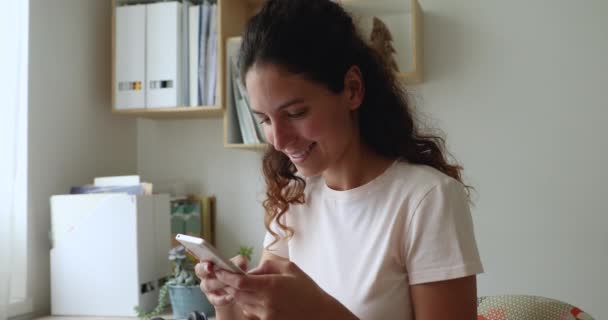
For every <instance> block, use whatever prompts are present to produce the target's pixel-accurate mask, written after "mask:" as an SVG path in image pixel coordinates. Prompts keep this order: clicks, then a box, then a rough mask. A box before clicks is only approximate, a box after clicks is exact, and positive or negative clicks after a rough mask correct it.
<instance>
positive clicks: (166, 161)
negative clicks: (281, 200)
mask: <svg viewBox="0 0 608 320" xmlns="http://www.w3.org/2000/svg"><path fill="white" fill-rule="evenodd" d="M222 132H223V129H222V121H221V120H220V119H197V120H171V121H155V120H143V119H142V120H138V122H137V154H138V161H137V169H138V172H139V174H140V175H141V176H142V178H143V179H145V180H147V181H150V182H152V183H154V186H155V188H158V189H159V190H163V189H166V188H167V186H169V187H170V185H171V184H173V183H174V182H175V181H184V182H185V186H183V187H182V189H184V191H185V192H186V193H194V194H207V195H215V196H216V226H215V228H216V240H217V246H218V249H219V250H220V251H221V252H222V253H223V254H224V255H226V256H234V255H236V252H237V251H238V248H239V246H241V245H248V246H253V247H254V252H253V261H255V263H256V264H257V261H258V260H259V256H260V253H261V249H262V240H263V237H264V230H265V229H264V223H263V221H264V220H263V217H264V211H263V209H262V206H261V201H262V200H263V199H264V197H263V192H264V183H263V182H264V180H263V177H262V174H261V153H260V152H256V151H245V150H232V149H226V148H224V146H223V143H222V141H223V140H222V139H223V137H222Z"/></svg>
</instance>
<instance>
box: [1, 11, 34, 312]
mask: <svg viewBox="0 0 608 320" xmlns="http://www.w3.org/2000/svg"><path fill="white" fill-rule="evenodd" d="M28 12H29V2H28V1H12V2H9V3H6V4H3V8H2V11H0V39H3V41H4V43H5V45H6V46H3V48H4V49H3V50H2V51H1V52H0V70H3V76H2V77H1V79H0V90H1V92H0V97H2V99H4V100H3V101H2V106H3V107H2V117H0V150H2V155H3V156H2V157H0V206H1V207H2V209H1V210H0V261H2V263H0V320H5V319H7V318H8V317H12V316H16V315H20V314H23V313H27V312H31V311H32V310H31V305H30V304H28V300H27V299H26V294H25V293H26V281H25V280H26V279H25V272H24V270H26V264H25V254H24V252H26V251H25V241H26V239H25V234H26V233H25V231H26V228H25V226H26V225H25V221H26V214H27V211H26V169H27V155H26V153H27V83H28V80H27V74H28V69H27V62H28Z"/></svg>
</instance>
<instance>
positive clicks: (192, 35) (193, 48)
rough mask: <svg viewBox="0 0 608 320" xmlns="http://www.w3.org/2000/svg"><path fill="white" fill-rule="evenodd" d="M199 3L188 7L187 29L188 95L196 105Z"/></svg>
mask: <svg viewBox="0 0 608 320" xmlns="http://www.w3.org/2000/svg"><path fill="white" fill-rule="evenodd" d="M200 11H201V8H200V5H196V6H192V7H190V9H189V15H190V17H189V31H188V38H189V39H188V42H189V43H188V49H189V50H190V52H189V57H188V58H189V64H188V66H189V67H188V70H189V76H190V81H189V86H190V90H189V95H190V105H191V106H198V105H200V104H201V102H200V101H199V99H198V98H199V92H198V91H199V88H198V50H199V44H198V41H199V29H200V19H199V17H200Z"/></svg>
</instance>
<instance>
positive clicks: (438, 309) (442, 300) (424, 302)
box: [410, 276, 477, 320]
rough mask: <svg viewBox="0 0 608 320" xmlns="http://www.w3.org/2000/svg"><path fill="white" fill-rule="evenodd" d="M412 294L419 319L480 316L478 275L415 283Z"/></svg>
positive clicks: (461, 319)
mask: <svg viewBox="0 0 608 320" xmlns="http://www.w3.org/2000/svg"><path fill="white" fill-rule="evenodd" d="M410 294H411V297H412V308H413V309H414V315H415V316H414V319H416V320H435V319H443V320H450V319H454V320H475V319H477V279H476V276H469V277H465V278H459V279H454V280H446V281H438V282H430V283H422V284H417V285H412V286H411V287H410Z"/></svg>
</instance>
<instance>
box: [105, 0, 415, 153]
mask: <svg viewBox="0 0 608 320" xmlns="http://www.w3.org/2000/svg"><path fill="white" fill-rule="evenodd" d="M111 1H112V8H113V9H112V24H111V25H112V46H111V57H112V112H113V113H114V114H118V115H125V116H134V117H143V118H151V119H188V118H219V117H222V116H223V118H224V119H223V121H224V124H223V125H224V135H223V137H224V138H223V139H224V146H225V147H226V148H233V149H245V150H262V149H264V148H266V144H241V143H230V142H228V141H227V131H228V130H229V128H228V126H229V123H228V121H227V119H226V113H227V110H225V108H226V91H227V90H226V88H225V85H226V78H225V77H226V40H227V39H228V38H230V37H236V36H240V35H241V33H242V31H243V29H244V27H245V23H246V21H247V20H248V18H250V17H251V16H252V15H253V14H254V13H255V12H256V11H257V10H258V9H259V8H260V6H261V5H262V3H263V2H264V0H218V22H217V23H218V41H219V43H218V60H217V63H218V68H217V70H218V79H217V81H218V84H217V90H218V104H217V105H215V106H198V107H190V106H177V107H172V108H163V109H156V108H153V109H120V110H117V109H114V100H115V90H116V88H115V82H114V81H115V80H114V72H115V63H116V61H115V57H114V52H115V46H116V43H115V41H116V39H115V31H116V29H115V28H116V27H115V24H116V10H115V8H116V6H117V5H122V4H135V3H152V2H158V0H111ZM339 2H340V3H341V4H342V5H343V6H344V8H345V9H346V10H347V11H349V12H350V13H351V14H352V15H353V17H354V18H355V22H356V23H357V24H359V23H358V22H361V21H365V19H368V21H369V19H370V18H371V16H377V17H378V18H380V19H382V20H383V21H385V23H386V24H387V26H388V27H389V30H390V31H391V33H392V35H393V41H394V45H395V48H396V50H397V53H396V58H397V60H398V61H397V62H398V64H399V67H400V70H402V72H400V73H398V78H399V79H400V80H402V81H403V83H405V84H418V83H421V82H422V81H423V62H422V57H423V51H422V47H423V45H422V44H423V41H422V40H423V30H422V21H423V13H422V9H421V7H420V4H419V2H418V0H339ZM359 28H360V29H361V30H366V28H365V27H363V26H361V25H359ZM400 30H402V31H401V32H400ZM367 35H368V34H366V33H364V36H367ZM400 59H401V60H400ZM404 59H405V60H404ZM406 60H407V62H405V63H400V61H406Z"/></svg>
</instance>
